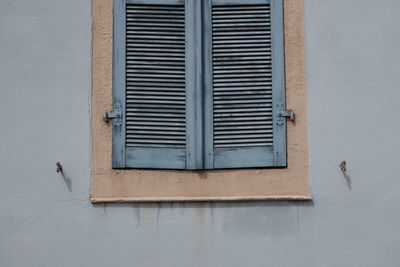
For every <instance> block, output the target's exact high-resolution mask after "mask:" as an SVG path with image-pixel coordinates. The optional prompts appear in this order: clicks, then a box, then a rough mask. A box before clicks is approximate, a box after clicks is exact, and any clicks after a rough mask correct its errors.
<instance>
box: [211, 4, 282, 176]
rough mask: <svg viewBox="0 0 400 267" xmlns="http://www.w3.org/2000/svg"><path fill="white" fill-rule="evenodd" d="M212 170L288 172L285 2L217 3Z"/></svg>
mask: <svg viewBox="0 0 400 267" xmlns="http://www.w3.org/2000/svg"><path fill="white" fill-rule="evenodd" d="M211 13H212V97H213V101H212V106H211V107H210V108H212V109H213V112H211V114H212V116H213V117H212V120H213V124H212V127H213V134H212V140H209V143H212V144H213V145H212V154H213V159H212V164H213V166H209V168H211V167H212V168H215V169H219V168H248V167H282V166H286V125H285V123H286V122H285V120H284V119H283V118H279V117H278V114H279V110H278V109H283V108H284V99H285V92H284V65H283V64H284V58H283V8H282V1H281V0H271V1H266V0H264V1H258V0H250V1H244V0H243V1H233V0H232V1H223V0H213V1H212V7H211Z"/></svg>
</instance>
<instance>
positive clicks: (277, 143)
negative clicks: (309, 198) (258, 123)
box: [271, 0, 287, 167]
mask: <svg viewBox="0 0 400 267" xmlns="http://www.w3.org/2000/svg"><path fill="white" fill-rule="evenodd" d="M271 27H272V37H271V38H272V55H273V56H272V103H273V121H274V130H273V131H274V136H273V142H274V166H276V167H286V166H287V154H286V152H287V147H286V143H287V142H286V134H287V133H286V119H285V118H283V119H281V121H280V122H279V123H278V118H277V109H278V106H279V105H280V106H281V107H282V108H283V109H284V110H286V104H285V103H286V97H285V50H284V47H285V44H284V38H285V36H284V19H283V0H274V1H271Z"/></svg>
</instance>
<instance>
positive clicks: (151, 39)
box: [113, 0, 186, 169]
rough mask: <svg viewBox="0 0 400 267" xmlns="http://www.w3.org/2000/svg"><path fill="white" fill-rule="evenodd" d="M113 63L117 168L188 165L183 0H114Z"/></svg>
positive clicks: (114, 148)
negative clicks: (117, 113) (117, 110)
mask: <svg viewBox="0 0 400 267" xmlns="http://www.w3.org/2000/svg"><path fill="white" fill-rule="evenodd" d="M113 65H114V79H113V101H114V105H115V104H117V105H120V106H121V109H122V120H121V123H118V120H115V119H114V120H113V167H114V168H161V169H185V168H186V93H185V92H186V91H185V80H186V78H185V77H186V71H185V4H184V1H179V0H169V1H158V2H157V1H154V0H153V1H140V0H137V1H136V0H135V1H132V0H115V1H114V62H113ZM114 108H115V107H114Z"/></svg>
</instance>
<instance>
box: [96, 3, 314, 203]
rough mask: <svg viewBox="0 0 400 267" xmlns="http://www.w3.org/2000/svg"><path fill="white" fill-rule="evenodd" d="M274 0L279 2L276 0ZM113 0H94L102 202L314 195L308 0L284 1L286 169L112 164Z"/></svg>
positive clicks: (98, 187)
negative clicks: (108, 116) (291, 115)
mask: <svg viewBox="0 0 400 267" xmlns="http://www.w3.org/2000/svg"><path fill="white" fill-rule="evenodd" d="M272 1H274V0H272ZM112 7H113V0H92V17H93V43H92V44H93V51H92V79H93V80H92V108H91V119H92V172H91V176H92V192H91V196H90V200H91V201H92V202H93V203H97V202H129V201H140V202H148V201H150V202H154V201H214V200H262V199H291V200H307V199H311V196H310V192H309V188H308V134H307V104H306V102H307V97H306V77H305V76H306V75H305V55H304V10H303V1H302V0H284V17H285V18H284V24H285V68H286V70H285V76H286V79H285V82H286V106H287V109H292V110H294V111H295V112H296V120H295V121H294V122H288V124H287V154H288V167H287V168H284V169H230V170H202V171H175V170H144V169H126V170H124V169H113V168H112V158H111V157H112V155H111V154H112V141H111V140H112V137H111V136H112V126H111V125H110V124H109V123H105V122H104V121H103V119H102V116H103V114H104V112H105V111H109V110H111V109H112V108H111V106H112V38H113V30H112V29H113V25H112V21H113V19H112V17H113V12H112Z"/></svg>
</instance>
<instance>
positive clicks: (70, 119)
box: [0, 0, 400, 267]
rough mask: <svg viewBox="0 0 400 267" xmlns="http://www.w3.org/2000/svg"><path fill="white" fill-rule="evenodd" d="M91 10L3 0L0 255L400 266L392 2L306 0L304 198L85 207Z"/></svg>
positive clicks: (46, 265)
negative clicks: (342, 166)
mask: <svg viewBox="0 0 400 267" xmlns="http://www.w3.org/2000/svg"><path fill="white" fill-rule="evenodd" d="M90 10H91V8H90V1H89V0H70V1H61V0H36V1H26V0H2V1H0V40H1V42H0V59H1V60H0V123H1V125H2V127H1V131H0V136H1V138H0V148H1V150H0V266H2V267H3V266H4V267H16V266H18V267H20V266H22V267H25V266H34V267H35V266H38V267H54V266H57V267H71V266H74V267H75V266H78V267H80V266H90V267H91V266H96V267H98V266H104V267H109V266H140V267H147V266H149V267H153V266H154V267H158V266H163V267H164V266H166V267H184V266H185V267H186V266H195V267H197V266H199V267H200V266H201V267H204V266H207V267H208V266H212V267H214V266H215V267H242V266H252V267H258V266H260V267H261V266H262V267H265V266H277V267H281V266H284V267H286V266H290V267H291V266H304V267H314V266H315V267H321V266H322V267H324V266H328V267H330V266H335V267H336V266H346V267H347V266H350V267H352V266H354V267H359V266H362V267H375V266H385V267H386V266H389V267H391V266H393V267H397V266H399V263H400V254H399V253H398V251H399V250H400V213H399V206H400V179H399V178H400V177H399V173H400V164H398V159H399V156H398V151H400V142H399V141H398V137H399V136H400V126H399V123H398V117H399V115H400V106H399V105H398V100H399V97H400V91H399V88H400V54H399V53H398V49H399V47H400V35H399V34H397V33H398V31H399V29H400V20H399V18H398V10H400V2H399V1H397V0H379V1H377V0H376V1H375V0H351V1H334V0H324V1H322V0H306V1H305V17H306V20H305V21H306V52H307V68H308V69H307V75H308V77H307V78H308V96H309V98H308V113H309V143H310V174H311V175H310V180H311V191H312V193H313V198H314V201H313V202H312V203H304V202H303V203H301V202H287V201H278V202H275V201H270V202H268V201H267V202H240V203H238V202H235V203H229V202H226V203H225V202H224V203H214V204H213V203H198V204H194V203H187V204H183V203H174V204H169V203H164V204H159V205H157V204H106V205H92V204H90V203H89V201H88V195H89V189H90V180H89V175H90V169H89V164H90V133H89V129H90V123H89V95H90V73H91V68H90V47H91V44H90V36H91V32H90V23H91V17H90V16H91V14H90ZM342 159H346V160H347V161H348V177H347V178H346V177H344V176H343V174H342V173H341V171H340V170H339V168H338V164H339V162H340V161H341V160H342ZM56 161H61V163H62V164H63V166H64V169H65V172H66V180H64V179H63V178H62V177H61V176H60V175H58V174H57V173H56V172H55V163H56ZM68 181H70V182H68ZM68 184H70V189H69V187H68Z"/></svg>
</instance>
